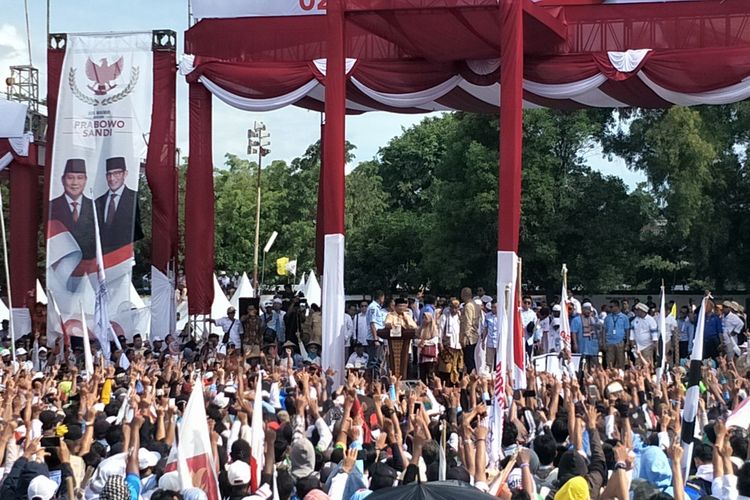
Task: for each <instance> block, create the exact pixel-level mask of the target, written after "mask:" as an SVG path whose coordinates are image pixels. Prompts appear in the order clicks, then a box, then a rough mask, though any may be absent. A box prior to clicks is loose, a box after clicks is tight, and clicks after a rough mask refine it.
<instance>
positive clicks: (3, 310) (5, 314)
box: [0, 299, 10, 321]
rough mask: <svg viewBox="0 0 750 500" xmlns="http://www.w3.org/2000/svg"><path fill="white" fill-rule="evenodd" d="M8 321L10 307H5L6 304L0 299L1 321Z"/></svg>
mask: <svg viewBox="0 0 750 500" xmlns="http://www.w3.org/2000/svg"><path fill="white" fill-rule="evenodd" d="M6 319H7V320H10V310H9V309H8V306H6V305H5V302H3V301H2V299H0V321H2V320H6Z"/></svg>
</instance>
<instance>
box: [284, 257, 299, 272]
mask: <svg viewBox="0 0 750 500" xmlns="http://www.w3.org/2000/svg"><path fill="white" fill-rule="evenodd" d="M286 272H288V273H290V274H293V275H295V276H297V260H296V259H295V260H290V261H289V262H287V263H286Z"/></svg>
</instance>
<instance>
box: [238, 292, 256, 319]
mask: <svg viewBox="0 0 750 500" xmlns="http://www.w3.org/2000/svg"><path fill="white" fill-rule="evenodd" d="M248 306H255V310H256V311H258V314H260V307H259V306H260V298H259V297H240V309H239V311H237V316H238V317H239V316H244V315H245V314H247V307H248Z"/></svg>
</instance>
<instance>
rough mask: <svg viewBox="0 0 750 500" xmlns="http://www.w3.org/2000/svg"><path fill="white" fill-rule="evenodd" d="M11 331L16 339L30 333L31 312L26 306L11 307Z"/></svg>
mask: <svg viewBox="0 0 750 500" xmlns="http://www.w3.org/2000/svg"><path fill="white" fill-rule="evenodd" d="M13 333H14V334H15V336H16V338H17V339H19V338H21V337H23V336H24V335H28V334H30V333H31V313H30V312H29V308H28V307H14V308H13Z"/></svg>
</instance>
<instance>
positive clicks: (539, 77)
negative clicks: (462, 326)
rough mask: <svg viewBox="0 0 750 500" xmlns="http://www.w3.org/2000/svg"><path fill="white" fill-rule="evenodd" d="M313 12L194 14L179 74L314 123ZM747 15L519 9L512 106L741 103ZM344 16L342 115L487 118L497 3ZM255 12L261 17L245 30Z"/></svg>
mask: <svg viewBox="0 0 750 500" xmlns="http://www.w3.org/2000/svg"><path fill="white" fill-rule="evenodd" d="M320 2H321V0H315V1H313V0H273V1H271V0H261V1H259V2H253V4H252V6H248V2H243V1H241V0H219V1H217V0H197V1H196V2H195V3H194V9H195V12H196V14H197V15H198V16H199V17H203V18H205V19H203V20H202V21H200V22H199V23H197V24H196V25H195V26H193V27H192V28H191V29H190V30H188V32H187V34H186V49H187V50H188V52H189V55H187V56H185V57H184V58H183V61H182V63H181V71H182V73H183V74H184V75H185V76H186V78H187V79H188V81H191V82H195V81H198V82H200V83H202V84H203V85H204V86H205V87H206V88H207V89H208V90H209V91H210V92H211V93H212V94H213V95H214V96H216V97H217V98H219V99H221V100H222V101H224V102H225V103H227V104H229V105H230V106H233V107H237V108H240V109H245V110H248V111H270V110H274V109H278V108H281V107H284V106H288V105H297V106H301V107H304V108H308V109H313V110H319V111H322V109H323V104H324V94H325V92H324V80H325V78H324V77H325V73H326V68H325V29H326V25H325V16H318V15H302V14H320V13H323V12H324V11H323V10H319V9H318V8H317V6H318V3H320ZM443 4H445V5H443ZM749 4H750V2H746V1H743V0H725V1H723V2H715V1H712V0H696V1H684V0H670V1H668V2H664V1H660V2H643V1H641V2H638V3H637V5H636V4H634V2H632V1H629V0H616V1H612V0H609V1H606V2H601V1H599V0H540V1H538V2H536V3H533V2H531V1H526V3H525V4H524V47H525V52H526V55H525V69H524V105H525V106H526V107H527V108H533V107H552V108H561V109H575V108H581V107H628V106H639V107H646V108H660V107H667V106H671V105H684V106H690V105H697V104H728V103H732V102H737V101H741V100H744V99H746V98H748V97H750V82H749V81H748V78H749V77H750V27H747V28H746V26H750V22H748V21H750V5H749ZM311 6H314V8H313V7H311ZM345 6H346V19H347V28H346V29H347V35H346V36H347V54H348V55H349V56H350V57H351V58H350V59H348V60H347V65H346V70H347V112H349V113H355V114H356V113H364V112H367V111H373V110H385V111H392V112H398V113H422V112H428V111H448V110H463V111H472V112H486V113H496V112H497V111H498V107H499V104H500V92H501V89H500V86H499V83H498V82H499V80H500V78H499V76H500V70H501V69H500V63H499V50H500V47H499V44H500V34H499V23H498V19H497V2H496V0H461V2H458V6H456V2H455V1H454V2H448V0H382V1H378V2H373V1H372V0H347V1H346V2H345ZM264 12H265V13H266V14H265V15H269V14H270V15H271V16H272V17H262V18H260V17H255V16H263V15H264ZM416 21H419V22H416ZM248 33H252V36H247V34H248ZM447 33H450V36H446V34H447Z"/></svg>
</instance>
